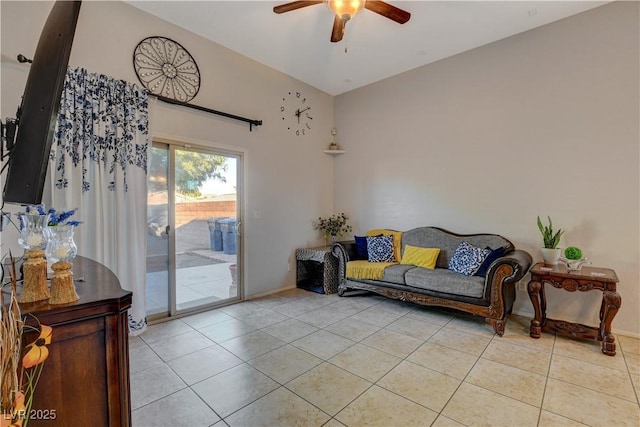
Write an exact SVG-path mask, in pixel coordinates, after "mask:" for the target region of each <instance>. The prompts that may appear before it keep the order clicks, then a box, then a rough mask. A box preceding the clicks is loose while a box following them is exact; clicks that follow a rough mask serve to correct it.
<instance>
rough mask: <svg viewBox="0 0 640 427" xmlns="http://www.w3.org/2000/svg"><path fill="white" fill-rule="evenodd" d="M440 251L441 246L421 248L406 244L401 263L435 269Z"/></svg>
mask: <svg viewBox="0 0 640 427" xmlns="http://www.w3.org/2000/svg"><path fill="white" fill-rule="evenodd" d="M439 253H440V249H439V248H420V247H417V246H411V245H405V246H404V254H403V256H402V262H400V264H411V265H415V266H417V267H424V268H428V269H431V270H433V269H434V268H436V260H437V259H438V254H439Z"/></svg>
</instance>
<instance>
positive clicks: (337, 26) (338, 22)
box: [331, 15, 346, 43]
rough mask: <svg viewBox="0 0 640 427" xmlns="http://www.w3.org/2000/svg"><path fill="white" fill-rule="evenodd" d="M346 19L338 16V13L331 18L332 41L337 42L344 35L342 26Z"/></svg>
mask: <svg viewBox="0 0 640 427" xmlns="http://www.w3.org/2000/svg"><path fill="white" fill-rule="evenodd" d="M345 25H346V21H345V20H344V19H342V18H340V17H339V16H338V15H336V17H335V18H334V19H333V31H331V41H332V42H333V43H336V42H339V41H340V40H342V36H344V26H345Z"/></svg>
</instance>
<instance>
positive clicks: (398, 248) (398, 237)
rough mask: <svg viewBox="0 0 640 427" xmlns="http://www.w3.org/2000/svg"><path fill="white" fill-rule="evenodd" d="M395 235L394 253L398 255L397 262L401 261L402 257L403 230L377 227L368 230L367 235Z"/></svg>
mask: <svg viewBox="0 0 640 427" xmlns="http://www.w3.org/2000/svg"><path fill="white" fill-rule="evenodd" d="M381 234H382V235H383V236H388V235H392V236H393V255H394V256H395V257H396V262H400V260H401V259H402V231H396V230H388V229H386V228H375V229H373V230H369V231H367V233H366V235H367V236H379V235H381Z"/></svg>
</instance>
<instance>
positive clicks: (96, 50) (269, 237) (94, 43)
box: [0, 0, 333, 296]
mask: <svg viewBox="0 0 640 427" xmlns="http://www.w3.org/2000/svg"><path fill="white" fill-rule="evenodd" d="M51 6H52V3H50V2H9V1H4V0H3V1H2V2H1V14H2V100H1V102H2V112H1V113H0V114H1V116H2V117H6V116H11V117H13V116H14V115H15V109H16V107H17V105H18V103H19V99H20V96H21V95H22V92H23V90H24V84H25V82H26V77H27V72H28V67H27V66H25V65H22V64H18V62H17V61H16V60H15V58H16V55H17V54H18V53H23V54H24V55H25V56H27V57H29V56H32V55H33V52H34V51H35V46H36V43H37V39H38V37H39V34H40V30H41V28H42V25H43V24H44V21H45V19H46V17H47V15H48V13H49V10H50V9H51ZM153 35H162V36H165V37H169V38H172V39H174V40H176V41H178V42H179V43H180V44H182V45H183V46H184V47H185V48H187V50H189V52H190V53H191V55H192V56H193V57H194V58H195V59H196V61H197V63H198V66H199V69H200V73H201V76H202V84H201V89H200V93H199V94H198V95H197V96H196V98H195V99H194V100H193V101H192V102H193V103H194V104H198V105H202V106H205V107H209V108H212V109H216V110H221V111H225V112H229V113H233V114H236V115H239V116H244V117H249V118H255V119H261V120H263V123H264V125H263V126H260V127H258V128H254V130H253V132H249V127H248V125H246V124H244V123H241V122H236V121H232V120H228V119H225V118H221V117H216V116H212V115H209V114H207V113H202V112H196V111H194V110H189V109H184V108H181V107H175V106H168V105H165V104H162V103H161V102H151V105H150V109H151V111H152V117H151V128H152V131H153V134H154V136H161V137H164V138H165V139H167V138H168V139H172V140H175V141H181V142H183V143H184V142H186V143H190V144H192V145H203V146H208V147H221V148H225V149H229V150H233V151H237V152H241V153H244V156H245V193H244V199H243V200H242V202H243V211H244V221H243V224H244V241H245V252H244V257H245V258H244V259H245V261H246V263H245V284H246V294H247V295H248V296H251V295H258V294H262V293H266V292H270V291H273V290H276V289H280V288H282V287H286V286H292V285H293V284H294V282H295V279H294V273H293V272H289V271H288V265H287V264H288V263H291V265H294V263H293V254H294V251H295V248H297V247H305V246H309V245H315V244H318V245H319V244H321V243H322V236H321V235H320V234H319V233H318V232H317V231H315V230H313V227H312V220H313V219H315V218H316V217H318V215H328V214H330V213H332V211H333V209H332V202H333V181H332V166H333V165H332V159H331V157H329V156H327V155H326V154H324V153H323V152H322V150H323V149H325V148H326V145H327V144H328V142H329V141H330V139H331V134H330V130H331V128H332V127H333V97H331V96H329V95H328V94H326V93H324V92H321V91H319V90H317V89H313V88H311V87H310V86H307V85H305V84H303V83H301V82H299V81H297V80H295V79H293V78H291V77H289V76H287V75H285V74H282V73H280V72H277V71H275V70H273V69H271V68H268V67H266V66H263V65H261V64H259V63H257V62H255V61H252V60H250V59H248V58H246V57H243V56H241V55H238V54H236V53H233V52H231V51H230V50H228V49H226V48H223V47H221V46H220V45H217V44H215V43H212V42H209V41H207V40H205V39H203V38H201V37H198V36H196V35H194V34H192V33H190V32H188V31H185V30H183V29H181V28H178V27H176V26H174V25H172V24H169V23H167V22H165V21H162V20H160V19H158V18H155V17H153V16H151V15H149V14H147V13H145V12H142V11H140V10H138V9H136V8H133V7H131V6H129V5H127V4H125V3H121V2H83V4H82V7H81V11H80V18H79V22H78V26H77V30H76V35H75V39H74V43H73V49H72V52H71V59H70V66H74V67H75V66H82V67H85V68H87V69H88V70H89V71H91V72H99V73H103V74H107V75H111V76H114V77H116V78H119V79H124V80H127V81H131V82H137V78H136V75H135V73H134V69H133V65H132V54H133V50H134V48H135V47H136V45H137V44H138V42H139V41H140V40H142V39H144V38H146V37H149V36H153ZM248 36H250V35H248ZM290 90H300V91H302V92H303V93H304V94H305V95H306V96H307V98H308V99H309V103H310V105H311V106H312V109H313V112H314V115H313V117H314V120H313V123H314V126H313V128H312V131H311V132H310V135H308V136H307V137H305V138H299V137H295V136H292V135H291V134H290V133H288V131H287V130H286V127H285V126H284V124H283V121H282V118H281V116H280V106H281V101H282V97H283V96H284V95H285V94H286V93H287V92H288V91H290ZM80 215H82V213H80ZM2 239H3V242H5V243H6V244H7V245H8V244H10V243H11V242H15V240H16V239H15V237H11V236H8V235H7V234H6V233H5V235H4V236H2ZM16 246H17V245H16ZM17 250H19V249H17ZM6 251H7V247H6V245H5V246H4V247H3V248H2V253H3V255H4V253H5V252H6Z"/></svg>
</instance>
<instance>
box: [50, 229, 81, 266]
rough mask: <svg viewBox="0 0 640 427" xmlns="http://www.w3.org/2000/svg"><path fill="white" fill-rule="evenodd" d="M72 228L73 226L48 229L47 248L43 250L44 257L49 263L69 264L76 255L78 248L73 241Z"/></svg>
mask: <svg viewBox="0 0 640 427" xmlns="http://www.w3.org/2000/svg"><path fill="white" fill-rule="evenodd" d="M74 228H75V227H74V226H73V225H58V226H55V227H49V230H48V234H49V239H48V242H47V248H46V249H45V255H46V256H47V259H48V260H49V261H50V262H52V263H56V262H58V261H66V262H69V261H71V260H73V259H74V258H75V257H76V255H78V247H77V246H76V242H75V241H74V240H73V231H74Z"/></svg>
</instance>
